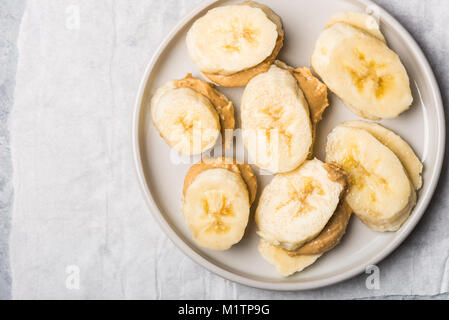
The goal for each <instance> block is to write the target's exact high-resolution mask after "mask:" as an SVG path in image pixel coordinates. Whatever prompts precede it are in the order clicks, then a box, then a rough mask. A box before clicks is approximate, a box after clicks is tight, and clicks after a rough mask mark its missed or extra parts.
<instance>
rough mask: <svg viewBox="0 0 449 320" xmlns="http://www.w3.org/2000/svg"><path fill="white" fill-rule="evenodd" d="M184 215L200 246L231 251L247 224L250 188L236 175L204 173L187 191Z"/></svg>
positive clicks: (183, 203)
mask: <svg viewBox="0 0 449 320" xmlns="http://www.w3.org/2000/svg"><path fill="white" fill-rule="evenodd" d="M182 212H183V214H184V217H185V219H186V222H187V224H188V226H189V228H190V230H191V231H192V234H193V238H194V240H195V242H196V243H197V244H198V245H199V246H201V247H205V248H209V249H213V250H226V249H229V248H230V247H231V246H232V245H234V244H236V243H237V242H239V241H240V240H241V239H242V237H243V234H244V232H245V228H246V225H247V224H248V217H249V212H250V199H249V195H248V189H247V186H246V184H245V182H244V181H243V179H242V177H241V176H240V175H239V174H237V173H235V172H233V171H230V170H227V169H221V168H216V169H209V170H205V171H203V172H201V173H200V174H198V175H197V176H196V177H195V179H194V180H193V181H192V182H191V184H190V186H189V187H188V188H187V189H186V191H185V194H184V197H183V201H182Z"/></svg>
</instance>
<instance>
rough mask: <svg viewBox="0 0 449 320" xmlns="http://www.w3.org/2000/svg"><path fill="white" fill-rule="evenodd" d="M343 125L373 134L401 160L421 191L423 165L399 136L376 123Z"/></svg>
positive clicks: (359, 122) (348, 123) (352, 122)
mask: <svg viewBox="0 0 449 320" xmlns="http://www.w3.org/2000/svg"><path fill="white" fill-rule="evenodd" d="M342 125H344V126H349V127H355V128H360V129H364V130H366V131H368V132H369V133H371V134H372V135H373V136H374V137H375V138H376V139H377V140H379V141H380V142H382V143H383V144H384V145H385V146H386V147H388V148H389V149H390V150H391V151H393V152H394V154H395V155H396V156H397V157H398V158H399V160H400V161H401V163H402V165H403V166H404V168H405V170H406V171H407V174H408V176H409V178H410V180H412V182H413V185H414V187H415V189H416V190H419V189H420V188H421V186H422V177H421V173H422V170H423V164H422V162H421V161H420V160H419V158H418V157H417V156H416V154H415V152H414V151H413V149H412V147H410V145H409V144H408V143H407V142H406V141H404V139H402V138H401V137H400V136H399V135H397V134H396V133H394V132H393V131H391V130H389V129H387V128H385V127H383V126H381V125H380V124H378V123H375V122H368V121H357V120H355V121H346V122H343V123H342Z"/></svg>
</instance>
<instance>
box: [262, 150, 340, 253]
mask: <svg viewBox="0 0 449 320" xmlns="http://www.w3.org/2000/svg"><path fill="white" fill-rule="evenodd" d="M345 187H346V177H345V175H344V173H343V172H342V170H336V169H335V166H333V165H329V164H326V163H323V162H321V161H320V160H317V159H314V160H309V161H306V162H305V163H304V164H303V165H302V166H300V167H299V168H298V169H296V170H294V171H291V172H289V173H284V174H278V175H276V176H275V177H274V179H273V180H272V181H271V182H270V184H268V185H267V186H266V187H265V189H264V190H263V192H262V195H261V197H260V199H259V205H258V207H257V210H256V223H257V226H258V228H259V231H258V234H259V236H260V237H261V238H262V239H264V240H266V241H268V242H269V243H271V244H273V245H275V246H278V247H282V248H285V249H287V250H296V249H297V248H299V247H300V246H301V245H303V244H304V243H306V242H307V241H309V240H311V239H314V238H315V237H316V236H317V235H318V234H319V233H320V232H321V231H322V230H323V228H324V227H325V226H326V224H327V223H328V221H329V219H330V218H331V217H332V215H333V213H334V212H335V209H336V208H337V205H338V203H339V202H340V197H341V195H342V193H343V192H344V190H345Z"/></svg>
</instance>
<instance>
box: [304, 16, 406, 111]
mask: <svg viewBox="0 0 449 320" xmlns="http://www.w3.org/2000/svg"><path fill="white" fill-rule="evenodd" d="M311 64H312V67H313V69H314V70H315V72H316V73H317V74H318V75H319V76H320V77H321V79H322V80H323V81H324V83H325V84H326V85H327V86H328V87H329V89H330V90H331V91H333V92H334V93H335V94H336V95H337V96H339V97H340V98H341V99H342V100H343V102H344V103H345V104H346V105H347V106H348V107H349V108H350V109H351V110H352V111H353V112H354V113H356V114H358V115H360V116H361V117H363V118H367V119H380V118H395V117H397V116H398V115H399V114H401V113H402V112H404V111H405V110H407V109H408V108H409V107H410V106H411V104H412V101H413V97H412V93H411V90H410V82H409V78H408V75H407V71H406V70H405V68H404V66H403V64H402V62H401V60H400V59H399V56H398V55H397V54H396V53H395V52H394V51H392V50H391V49H390V48H389V47H388V46H387V44H386V43H385V39H384V38H383V35H382V34H381V32H380V29H379V26H378V24H377V22H376V21H375V19H374V18H372V17H370V16H368V15H365V14H362V13H341V14H337V15H335V16H333V17H332V18H331V20H330V21H329V24H328V25H327V27H326V28H325V29H324V30H323V31H322V32H321V34H320V36H319V37H318V39H317V41H316V44H315V49H314V51H313V54H312V58H311Z"/></svg>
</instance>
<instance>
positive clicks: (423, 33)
mask: <svg viewBox="0 0 449 320" xmlns="http://www.w3.org/2000/svg"><path fill="white" fill-rule="evenodd" d="M197 2H198V1H164V2H162V1H154V2H153V4H152V5H151V6H149V11H148V12H152V14H151V17H152V19H158V23H157V25H158V26H159V29H158V30H157V32H155V33H154V34H153V35H152V38H151V45H152V47H151V48H152V50H154V49H155V47H156V45H157V44H158V43H159V41H161V40H162V38H163V37H164V35H165V34H166V33H167V32H168V31H169V30H170V29H171V27H172V26H173V25H174V24H175V23H176V22H177V21H178V20H179V19H180V17H181V16H183V15H184V14H185V13H186V12H187V11H188V10H189V9H190V8H192V7H193V6H194V5H195V4H196V3H197ZM375 2H376V3H378V4H379V5H381V6H382V7H384V8H385V9H386V10H387V11H389V12H390V13H391V14H392V15H393V16H395V17H396V18H397V19H398V20H399V21H400V22H401V23H402V24H403V25H404V26H405V27H406V28H407V29H408V31H409V32H411V33H412V35H413V36H414V38H415V39H416V41H417V42H418V43H419V45H420V46H421V48H422V49H423V51H424V52H425V54H426V56H427V58H428V59H429V61H430V63H431V65H432V67H433V69H434V72H435V74H436V76H437V79H438V82H439V85H440V89H441V92H442V95H443V100H444V103H445V105H447V104H448V102H449V101H448V94H447V93H448V89H449V66H448V65H447V64H446V61H445V60H446V59H447V56H448V55H449V47H448V46H449V42H448V41H447V40H448V39H447V35H446V34H445V29H446V18H445V17H446V16H447V15H448V14H449V1H446V0H428V1H422V0H396V1H389V0H376V1H375ZM24 6H25V1H17V0H8V1H2V2H1V4H0V19H1V20H0V32H1V34H2V36H1V39H0V65H1V66H2V70H5V71H4V72H3V71H2V73H1V74H0V164H1V171H0V298H8V297H10V288H11V283H10V281H11V280H10V279H11V277H10V268H9V263H8V237H9V227H10V219H11V204H12V196H13V190H12V188H11V184H10V181H11V175H12V168H11V161H10V153H9V142H8V141H9V136H8V131H7V118H8V114H9V111H10V108H11V106H12V103H13V101H12V100H13V92H14V74H15V68H16V64H17V49H16V45H15V40H16V38H17V34H18V27H19V24H20V20H21V16H22V13H23V9H24ZM111 6H113V3H112V2H111ZM180 8H181V9H180ZM150 9H151V10H150ZM107 19H114V16H113V15H110V16H108V17H107ZM128 23H132V21H129V22H128ZM117 27H118V28H120V25H118V26H117ZM129 41H130V43H129V44H130V45H132V42H133V41H134V42H135V41H143V40H142V38H139V35H136V36H135V37H131V38H129ZM150 54H151V52H148V53H146V54H145V55H140V56H139V57H142V58H143V57H145V56H149V55H150ZM137 63H139V64H142V65H144V64H145V63H146V60H145V59H142V61H137ZM446 116H447V115H446ZM446 123H447V121H446ZM446 163H447V156H446V159H445V165H444V167H443V171H442V174H441V180H440V183H439V186H438V188H437V192H436V194H435V196H434V198H433V201H432V204H431V206H430V207H429V209H428V211H427V213H426V214H425V216H424V218H423V219H422V220H421V222H420V223H419V225H418V227H417V229H416V230H415V231H414V232H413V233H412V235H411V236H410V237H409V238H408V239H407V240H406V241H405V242H404V244H403V245H402V246H401V247H400V248H399V249H398V250H397V251H395V252H394V253H393V254H392V255H390V256H389V257H388V258H387V259H385V260H384V261H383V262H382V263H381V264H380V265H379V267H380V268H381V269H382V270H388V269H389V268H391V267H392V266H393V265H394V264H395V261H396V260H397V259H408V258H409V253H410V251H411V249H413V248H415V247H417V246H419V245H420V243H421V241H422V239H424V238H425V236H426V233H428V232H439V233H441V239H440V240H441V241H448V236H447V232H446V231H445V230H447V227H446V226H441V225H440V223H439V222H440V221H441V219H440V218H441V216H442V215H444V214H446V212H447V210H448V207H449V200H448V199H447V197H445V195H446V194H447V193H448V191H449V190H448V189H449V179H448V172H447V165H446ZM159 246H169V247H171V243H169V241H168V240H161V241H159V242H158V247H159ZM417 249H419V248H417ZM181 255H182V254H181V253H180V252H176V254H175V257H174V258H177V257H178V258H179V259H180V261H181V263H183V264H184V263H185V264H186V265H187V267H188V268H191V269H192V273H195V274H198V276H202V277H213V278H214V277H215V276H213V275H210V274H209V273H208V272H206V271H203V270H201V268H200V267H199V266H196V265H194V264H193V262H191V261H187V262H186V261H185V260H184V258H182V259H181ZM447 256H449V253H448V254H447ZM163 259H165V258H162V261H161V263H164V260H163ZM416 259H419V257H417V258H416ZM416 259H415V258H413V259H411V261H412V263H425V261H424V262H420V261H419V260H418V261H415V260H416ZM446 268H447V266H446ZM442 274H445V271H444V270H442V272H441V274H439V275H435V276H438V277H441V275H442ZM165 276H167V273H166V274H165ZM365 277H366V275H360V276H358V277H356V278H354V279H351V280H349V281H347V282H346V283H343V284H337V285H334V286H332V287H330V288H325V289H319V290H314V291H311V292H310V294H309V295H298V294H296V293H270V292H266V291H263V290H256V289H251V288H247V287H244V286H236V285H233V284H231V283H228V282H225V284H224V288H226V290H227V291H229V292H232V293H233V297H237V298H238V297H242V298H251V297H264V298H278V299H282V298H299V297H311V296H312V295H313V296H314V297H326V296H327V292H333V293H334V294H338V292H342V293H345V292H346V290H347V289H348V288H350V287H351V285H352V286H354V285H360V286H363V283H364V281H365ZM442 280H443V279H442ZM164 281H171V280H170V279H169V278H164V274H161V278H160V279H159V280H158V281H156V285H157V286H159V287H157V288H155V290H156V291H157V294H156V297H165V298H173V297H176V295H170V294H166V293H164V287H163V286H164ZM191 284H195V282H194V280H193V279H192V282H191ZM227 288H229V290H228V289H227ZM180 289H182V288H180ZM198 290H199V289H198ZM181 291H182V290H181ZM373 295H376V294H375V292H373ZM201 296H202V295H201V293H200V292H198V295H196V296H195V295H190V296H187V297H190V298H197V297H201ZM226 296H228V297H231V296H230V295H226ZM369 296H370V295H369V294H367V297H369ZM178 297H182V295H178ZM384 297H385V298H391V299H406V298H424V299H425V298H438V299H447V298H448V295H447V294H443V295H438V296H432V297H430V296H422V297H412V296H384ZM212 298H213V296H212Z"/></svg>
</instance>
